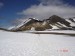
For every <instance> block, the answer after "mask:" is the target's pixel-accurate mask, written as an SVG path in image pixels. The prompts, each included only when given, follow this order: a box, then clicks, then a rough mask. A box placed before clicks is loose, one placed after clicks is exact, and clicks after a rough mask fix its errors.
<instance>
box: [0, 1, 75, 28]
mask: <svg viewBox="0 0 75 56" xmlns="http://www.w3.org/2000/svg"><path fill="white" fill-rule="evenodd" d="M52 15H58V16H61V17H64V18H67V17H75V0H0V27H6V28H7V27H10V26H11V25H13V24H14V23H13V22H14V21H15V20H16V19H17V20H19V19H26V18H29V17H35V18H37V19H45V18H49V17H50V16H52Z"/></svg>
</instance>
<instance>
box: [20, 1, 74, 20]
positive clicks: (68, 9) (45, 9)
mask: <svg viewBox="0 0 75 56" xmlns="http://www.w3.org/2000/svg"><path fill="white" fill-rule="evenodd" d="M40 1H41V3H40V4H39V5H33V6H31V7H30V8H28V9H25V10H23V11H22V12H20V13H19V14H20V15H24V16H25V17H35V18H38V19H46V18H49V17H50V16H52V15H58V16H61V17H65V18H66V17H74V16H75V7H72V6H70V5H68V4H65V3H63V1H62V0H40Z"/></svg>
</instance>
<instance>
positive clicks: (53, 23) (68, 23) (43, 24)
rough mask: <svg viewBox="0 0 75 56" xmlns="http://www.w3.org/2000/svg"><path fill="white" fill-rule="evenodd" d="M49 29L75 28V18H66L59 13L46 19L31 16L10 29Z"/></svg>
mask: <svg viewBox="0 0 75 56" xmlns="http://www.w3.org/2000/svg"><path fill="white" fill-rule="evenodd" d="M47 29H54V30H74V29H75V20H74V19H72V18H69V19H64V18H61V17H59V16H57V15H53V16H51V17H49V18H48V19H44V20H38V19H35V18H29V19H26V20H25V21H24V22H22V23H21V24H19V25H18V26H15V27H13V28H12V29H10V30H11V31H26V30H35V31H43V30H47Z"/></svg>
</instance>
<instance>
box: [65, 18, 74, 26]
mask: <svg viewBox="0 0 75 56" xmlns="http://www.w3.org/2000/svg"><path fill="white" fill-rule="evenodd" d="M66 21H68V22H69V23H70V25H71V26H75V23H74V22H72V21H70V20H69V19H66Z"/></svg>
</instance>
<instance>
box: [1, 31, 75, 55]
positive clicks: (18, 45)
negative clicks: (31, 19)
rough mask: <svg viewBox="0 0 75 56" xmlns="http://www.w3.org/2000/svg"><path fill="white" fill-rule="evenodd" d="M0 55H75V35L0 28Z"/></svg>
mask: <svg viewBox="0 0 75 56" xmlns="http://www.w3.org/2000/svg"><path fill="white" fill-rule="evenodd" d="M69 32H70V31H69ZM0 56H75V36H68V35H54V34H32V33H25V32H6V31H1V30H0Z"/></svg>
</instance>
